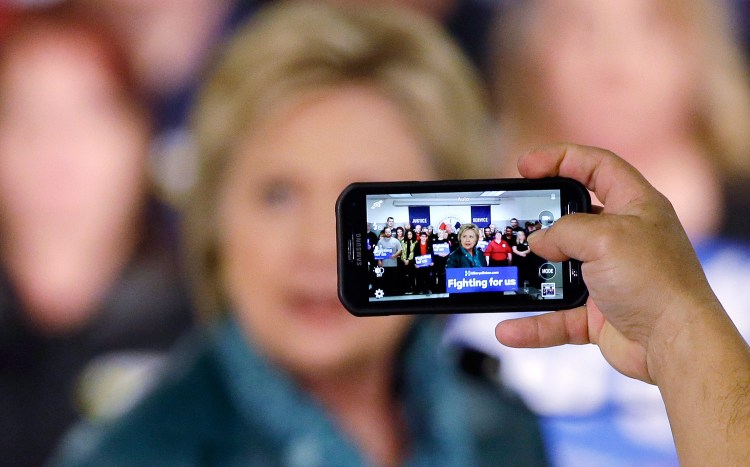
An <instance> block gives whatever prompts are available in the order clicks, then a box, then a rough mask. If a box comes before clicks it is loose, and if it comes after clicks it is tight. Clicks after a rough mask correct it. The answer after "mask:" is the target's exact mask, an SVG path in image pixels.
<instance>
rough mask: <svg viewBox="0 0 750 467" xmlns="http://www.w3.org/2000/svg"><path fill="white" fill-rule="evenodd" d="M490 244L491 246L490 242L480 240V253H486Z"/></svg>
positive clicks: (478, 246) (478, 247)
mask: <svg viewBox="0 0 750 467" xmlns="http://www.w3.org/2000/svg"><path fill="white" fill-rule="evenodd" d="M489 244H490V242H488V241H487V240H480V241H479V242H478V243H477V249H478V250H479V251H484V250H486V249H487V245H489Z"/></svg>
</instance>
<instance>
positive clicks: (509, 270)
mask: <svg viewBox="0 0 750 467" xmlns="http://www.w3.org/2000/svg"><path fill="white" fill-rule="evenodd" d="M445 279H446V291H447V292H448V293H449V294H451V293H473V292H511V291H517V290H518V268H517V267H516V266H503V267H491V268H447V269H446V270H445Z"/></svg>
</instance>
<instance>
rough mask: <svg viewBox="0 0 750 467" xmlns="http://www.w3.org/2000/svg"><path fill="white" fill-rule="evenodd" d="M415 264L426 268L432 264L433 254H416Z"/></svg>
mask: <svg viewBox="0 0 750 467" xmlns="http://www.w3.org/2000/svg"><path fill="white" fill-rule="evenodd" d="M414 266H416V267H418V268H426V267H427V266H432V255H422V256H415V257H414Z"/></svg>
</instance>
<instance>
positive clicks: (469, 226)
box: [456, 223, 480, 247]
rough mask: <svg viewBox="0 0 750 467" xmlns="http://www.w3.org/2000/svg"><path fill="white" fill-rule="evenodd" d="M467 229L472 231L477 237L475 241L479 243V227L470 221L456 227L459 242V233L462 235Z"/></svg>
mask: <svg viewBox="0 0 750 467" xmlns="http://www.w3.org/2000/svg"><path fill="white" fill-rule="evenodd" d="M467 230H471V231H472V232H474V235H476V237H477V243H479V239H480V236H479V227H477V225H476V224H471V223H466V224H461V227H459V228H458V234H456V235H457V236H458V241H459V243H460V242H461V235H463V234H464V232H466V231H467ZM474 246H475V247H476V246H477V245H476V243H475V244H474Z"/></svg>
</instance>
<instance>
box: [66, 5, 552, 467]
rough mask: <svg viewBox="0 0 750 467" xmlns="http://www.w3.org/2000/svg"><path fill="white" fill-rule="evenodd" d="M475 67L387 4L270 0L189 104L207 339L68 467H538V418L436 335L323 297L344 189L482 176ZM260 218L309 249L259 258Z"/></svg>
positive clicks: (196, 246)
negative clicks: (460, 363)
mask: <svg viewBox="0 0 750 467" xmlns="http://www.w3.org/2000/svg"><path fill="white" fill-rule="evenodd" d="M469 70H470V67H469V66H468V65H467V63H466V61H465V59H464V58H462V56H461V55H460V54H459V53H458V51H457V49H456V48H455V46H453V45H452V44H451V43H450V42H449V41H448V40H447V39H446V38H445V37H444V36H443V35H442V33H441V32H439V29H438V28H437V27H436V26H435V25H433V24H432V23H430V22H426V20H421V19H419V18H418V17H411V16H404V14H403V13H399V14H394V13H393V12H392V11H390V10H375V9H370V8H364V7H359V8H356V9H351V8H340V7H339V8H336V7H331V6H324V5H321V4H318V3H312V2H298V3H288V2H282V3H278V4H274V5H273V6H270V7H269V8H268V9H267V10H264V11H263V12H261V13H259V14H258V16H257V17H256V20H255V21H253V22H252V23H250V24H248V25H246V26H245V27H244V28H243V29H242V30H241V31H240V32H239V34H238V35H237V36H236V37H235V39H234V40H233V41H232V42H231V43H230V44H229V48H228V49H227V51H226V53H225V54H224V55H223V57H222V59H221V60H220V62H219V64H218V68H217V69H216V71H215V72H214V74H213V75H212V76H211V79H210V80H209V82H208V84H207V86H206V87H205V89H204V91H203V93H202V95H201V99H200V101H199V105H198V107H197V109H196V112H195V132H196V136H197V141H198V143H199V145H200V148H201V152H200V153H201V172H200V177H199V181H198V185H197V187H196V192H195V195H194V196H193V197H192V198H191V200H190V202H189V203H188V204H187V205H186V206H187V207H188V209H189V210H188V213H187V216H188V217H187V221H186V229H187V251H188V253H189V254H190V265H191V271H192V275H193V278H194V285H195V292H196V298H197V299H198V300H199V306H200V309H201V311H202V313H203V316H204V317H205V318H206V321H207V330H206V331H205V332H204V333H202V335H201V336H202V337H198V338H196V341H195V342H193V345H192V346H190V348H188V349H186V353H184V354H181V355H176V356H175V358H176V360H175V366H174V367H173V368H171V372H170V374H169V375H167V376H165V380H164V381H163V383H162V384H161V385H160V386H159V387H157V388H156V389H155V390H154V391H153V392H152V393H151V395H150V396H149V397H148V398H146V399H145V400H144V401H143V403H142V404H140V405H139V406H138V407H136V408H135V409H134V410H133V411H131V412H130V414H129V415H128V416H126V417H125V418H123V419H120V420H118V421H116V422H114V423H113V424H110V425H108V426H106V427H99V428H96V427H93V428H92V429H91V430H90V431H89V430H87V429H85V428H82V430H81V431H79V432H78V433H77V434H74V435H73V439H71V440H70V443H69V444H68V445H67V446H68V452H67V457H64V458H63V461H62V463H63V464H70V465H81V464H96V465H111V464H118V463H122V464H141V465H162V464H182V465H195V464H201V463H203V464H205V463H211V464H218V465H227V464H237V465H280V464H281V465H368V464H370V465H397V464H410V465H430V464H443V465H477V464H480V465H481V464H493V465H498V464H508V465H534V464H539V463H544V459H543V451H542V450H541V446H540V439H539V436H538V432H536V431H535V430H536V427H535V424H534V419H533V417H531V416H530V414H529V413H528V412H527V411H525V409H523V407H521V406H518V405H516V403H515V402H513V401H512V400H509V399H508V398H507V396H506V395H504V393H503V392H500V391H497V388H495V387H493V386H492V385H491V384H489V383H487V381H486V380H483V379H481V378H474V379H468V378H466V377H465V375H462V373H461V372H460V371H459V369H458V368H457V367H456V365H455V361H454V360H452V358H451V357H449V355H446V354H445V353H442V352H441V351H440V350H439V349H440V343H441V335H440V332H439V331H438V329H436V328H435V327H434V326H435V325H436V324H437V323H435V322H431V321H426V320H414V319H413V318H412V317H408V316H388V317H378V318H373V319H366V320H363V319H361V318H356V317H354V316H352V315H350V314H349V313H347V312H346V310H345V309H344V308H343V307H342V306H341V304H340V302H339V300H338V299H337V293H336V283H337V276H336V242H335V241H333V238H334V235H335V232H334V230H335V219H334V218H333V212H332V209H331V206H333V204H334V202H335V200H336V198H337V196H338V194H339V193H340V191H341V190H342V189H343V188H344V187H345V186H346V185H347V184H349V183H350V182H352V181H355V180H362V181H381V180H393V179H433V178H435V177H468V176H474V175H475V174H479V173H481V171H482V170H483V169H484V168H485V167H486V164H487V159H486V157H487V153H488V151H487V148H488V146H487V145H486V144H487V132H486V129H487V127H486V124H487V120H486V113H485V112H484V109H483V104H482V102H483V101H482V96H481V91H480V88H479V87H478V86H477V84H476V83H477V82H476V78H475V77H474V76H473V75H472V74H471V72H470V71H469ZM259 220H261V221H262V222H263V223H265V224H267V225H273V226H274V227H275V228H279V229H281V230H282V231H283V230H290V231H291V230H294V229H295V228H296V227H297V226H299V225H306V226H309V227H308V232H307V233H308V235H309V237H310V238H311V239H312V240H311V241H306V242H296V243H294V244H291V245H287V246H286V247H285V248H281V249H278V248H268V244H267V243H265V242H258V241H253V239H254V238H257V231H258V230H257V229H258V222H259ZM480 413H481V416H479V415H480Z"/></svg>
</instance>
